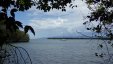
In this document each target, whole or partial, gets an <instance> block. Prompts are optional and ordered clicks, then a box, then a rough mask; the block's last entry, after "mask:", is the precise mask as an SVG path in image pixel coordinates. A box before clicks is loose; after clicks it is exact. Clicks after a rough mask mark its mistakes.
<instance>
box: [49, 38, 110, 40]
mask: <svg viewBox="0 0 113 64" xmlns="http://www.w3.org/2000/svg"><path fill="white" fill-rule="evenodd" d="M47 39H102V40H109V38H47Z"/></svg>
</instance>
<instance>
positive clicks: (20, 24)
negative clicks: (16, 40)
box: [15, 21, 23, 28]
mask: <svg viewBox="0 0 113 64" xmlns="http://www.w3.org/2000/svg"><path fill="white" fill-rule="evenodd" d="M15 23H16V25H18V26H19V27H21V28H23V26H22V23H21V22H20V21H15Z"/></svg>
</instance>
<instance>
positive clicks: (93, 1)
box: [83, 0, 113, 64]
mask: <svg viewBox="0 0 113 64" xmlns="http://www.w3.org/2000/svg"><path fill="white" fill-rule="evenodd" d="M86 4H87V5H88V8H89V9H90V10H91V13H90V15H88V16H87V18H88V19H89V20H88V21H86V22H84V23H83V24H84V25H87V30H90V31H92V32H95V33H96V34H97V35H96V36H97V37H99V38H106V39H108V41H104V40H103V41H104V42H103V43H99V45H98V46H99V47H100V48H101V49H106V50H107V52H101V53H100V54H99V53H95V55H96V56H98V57H101V58H106V56H108V58H107V59H108V60H107V62H105V64H110V63H113V62H112V61H113V55H112V54H113V52H111V51H110V49H109V48H112V49H113V46H112V45H113V43H112V42H111V41H112V40H113V28H112V27H113V0H86ZM89 25H90V26H89ZM105 47H106V48H105ZM110 52H111V53H110Z"/></svg>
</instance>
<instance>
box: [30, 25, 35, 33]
mask: <svg viewBox="0 0 113 64" xmlns="http://www.w3.org/2000/svg"><path fill="white" fill-rule="evenodd" d="M30 30H31V32H32V33H33V34H34V35H35V31H34V29H33V28H32V27H31V26H30Z"/></svg>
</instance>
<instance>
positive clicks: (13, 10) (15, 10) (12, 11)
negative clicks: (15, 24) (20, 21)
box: [10, 8, 17, 17]
mask: <svg viewBox="0 0 113 64" xmlns="http://www.w3.org/2000/svg"><path fill="white" fill-rule="evenodd" d="M14 12H17V9H15V8H14V9H12V10H11V11H10V14H11V15H12V16H13V17H15V14H14Z"/></svg>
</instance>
